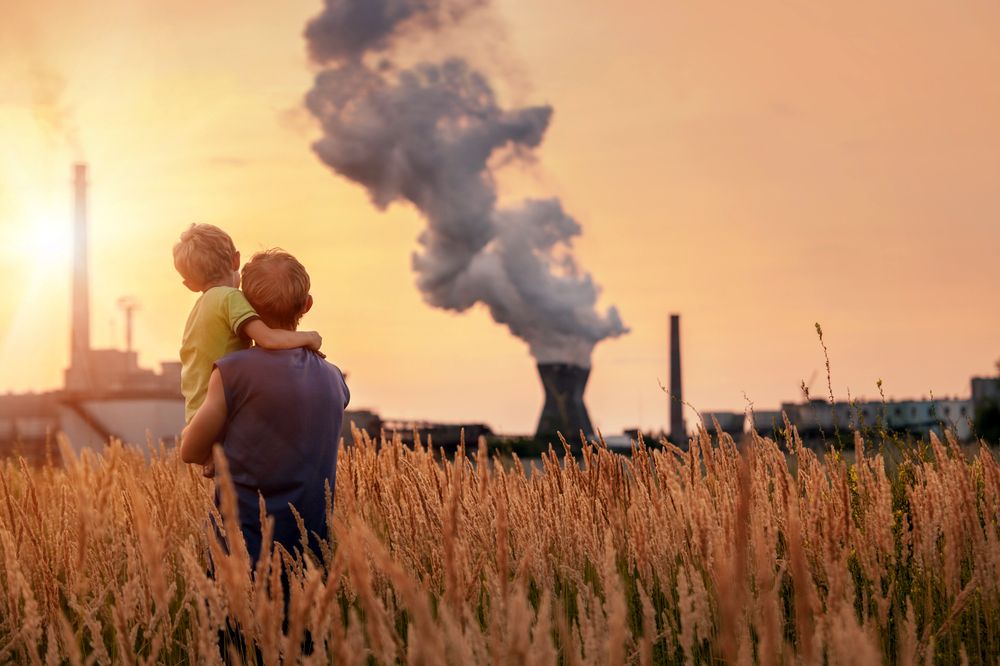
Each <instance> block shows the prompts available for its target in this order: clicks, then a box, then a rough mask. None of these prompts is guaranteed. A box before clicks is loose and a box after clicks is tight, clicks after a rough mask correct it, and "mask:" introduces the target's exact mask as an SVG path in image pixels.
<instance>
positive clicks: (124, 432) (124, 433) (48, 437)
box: [0, 164, 184, 463]
mask: <svg viewBox="0 0 1000 666" xmlns="http://www.w3.org/2000/svg"><path fill="white" fill-rule="evenodd" d="M73 199H74V201H73V204H74V205H73V268H72V292H71V294H72V296H71V298H72V319H71V324H70V362H69V367H68V368H66V371H65V384H64V388H62V389H59V390H55V391H47V392H43V393H28V394H20V395H11V394H8V395H0V454H7V455H10V454H17V455H21V456H23V457H25V459H27V460H28V461H29V462H32V463H41V462H44V461H46V460H51V461H58V460H59V456H58V453H57V452H56V450H55V444H54V442H55V436H56V434H57V433H60V432H61V433H64V434H65V435H66V437H67V439H68V440H69V443H70V445H71V446H72V448H73V449H75V450H77V451H80V450H81V449H83V448H84V447H97V448H99V447H102V446H104V445H105V444H106V443H107V442H108V441H109V439H111V438H118V439H121V440H122V441H123V442H126V443H129V444H134V445H137V446H139V447H141V448H142V449H143V450H145V448H146V444H147V442H152V443H153V444H157V443H159V442H160V441H166V442H170V443H172V442H173V441H174V438H175V437H176V436H177V435H179V434H180V432H181V429H182V428H183V426H184V400H183V398H182V396H181V392H180V371H181V366H180V363H179V362H176V361H168V362H164V363H162V364H161V366H160V371H159V372H155V371H153V370H149V369H146V368H142V367H140V366H139V364H138V358H137V354H136V352H135V351H134V350H133V349H132V342H131V338H132V336H131V316H132V312H133V310H134V309H135V306H134V304H132V303H125V308H124V309H125V311H126V317H127V318H128V319H127V322H126V324H127V325H126V329H127V331H128V333H127V335H126V348H125V349H124V350H121V349H93V348H92V347H91V344H90V286H89V271H88V247H87V244H88V234H87V224H88V219H87V214H88V211H87V166H86V165H85V164H76V165H74V167H73Z"/></svg>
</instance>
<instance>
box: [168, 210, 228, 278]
mask: <svg viewBox="0 0 1000 666" xmlns="http://www.w3.org/2000/svg"><path fill="white" fill-rule="evenodd" d="M239 267H240V253H239V252H237V251H236V246H235V245H234V244H233V239H232V238H230V237H229V234H227V233H226V232H225V231H223V230H222V229H220V228H219V227H217V226H215V225H212V224H192V225H191V226H190V227H189V228H188V229H187V230H185V231H184V233H182V234H181V239H180V241H178V242H177V244H176V245H174V268H176V269H177V272H178V273H180V274H181V277H182V278H184V285H185V286H186V287H187V288H188V289H190V290H192V291H204V290H205V289H207V288H208V287H211V286H213V285H216V284H219V283H220V282H225V283H226V284H231V282H232V280H231V279H230V278H231V276H232V275H233V271H236V270H238V269H239ZM233 286H236V285H233Z"/></svg>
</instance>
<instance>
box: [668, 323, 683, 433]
mask: <svg viewBox="0 0 1000 666" xmlns="http://www.w3.org/2000/svg"><path fill="white" fill-rule="evenodd" d="M670 440H671V441H672V442H673V443H674V444H676V445H677V446H680V445H682V444H686V443H687V429H686V428H685V427H684V392H683V389H682V387H681V316H680V315H678V314H672V315H670Z"/></svg>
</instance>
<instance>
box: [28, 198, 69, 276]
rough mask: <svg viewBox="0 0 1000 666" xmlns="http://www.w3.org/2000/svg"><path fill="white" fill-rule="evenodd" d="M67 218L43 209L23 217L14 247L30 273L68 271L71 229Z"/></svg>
mask: <svg viewBox="0 0 1000 666" xmlns="http://www.w3.org/2000/svg"><path fill="white" fill-rule="evenodd" d="M67 217H68V216H67V215H65V214H63V215H58V214H55V213H54V212H53V211H48V210H44V209H42V210H36V211H32V212H31V213H30V214H29V215H25V216H24V218H23V220H24V221H23V223H22V225H21V228H20V229H19V235H18V237H17V239H16V240H15V241H14V247H15V248H16V252H17V254H18V255H19V259H20V260H21V261H22V262H24V263H25V264H27V265H28V266H30V267H31V270H32V272H33V273H34V272H38V271H44V272H53V271H62V272H65V271H68V270H69V269H70V262H71V259H72V252H73V229H72V225H71V223H70V221H69V220H68V219H67Z"/></svg>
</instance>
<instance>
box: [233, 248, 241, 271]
mask: <svg viewBox="0 0 1000 666" xmlns="http://www.w3.org/2000/svg"><path fill="white" fill-rule="evenodd" d="M233 270H234V271H238V270H240V251H239V250H237V251H236V254H235V255H234V256H233Z"/></svg>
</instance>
